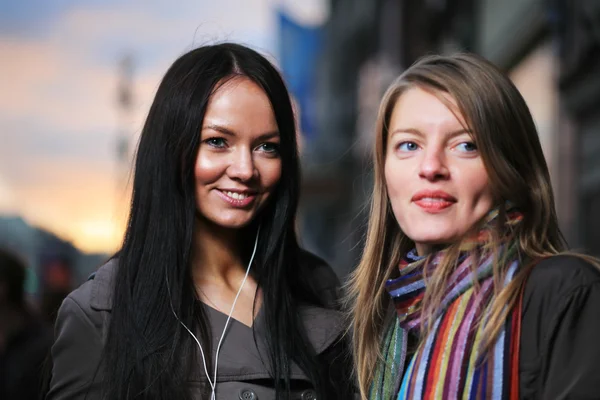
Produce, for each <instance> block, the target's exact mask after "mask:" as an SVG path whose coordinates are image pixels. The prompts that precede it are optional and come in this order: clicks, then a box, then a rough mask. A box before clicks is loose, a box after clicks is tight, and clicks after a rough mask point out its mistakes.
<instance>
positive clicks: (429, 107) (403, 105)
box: [389, 87, 467, 132]
mask: <svg viewBox="0 0 600 400" xmlns="http://www.w3.org/2000/svg"><path fill="white" fill-rule="evenodd" d="M389 124H390V132H391V131H394V130H396V129H404V128H407V129H416V130H424V131H425V132H427V131H428V130H429V129H430V128H438V127H448V128H451V129H455V128H466V127H467V125H466V123H465V118H464V116H463V115H462V113H461V111H460V109H459V107H458V104H457V102H456V100H455V99H454V98H453V97H452V96H451V95H450V94H449V93H445V92H441V91H434V90H425V89H422V88H420V87H411V88H409V89H406V90H405V91H404V92H403V93H401V94H400V95H399V96H398V98H397V100H396V102H395V104H394V105H393V108H392V114H391V116H390V121H389Z"/></svg>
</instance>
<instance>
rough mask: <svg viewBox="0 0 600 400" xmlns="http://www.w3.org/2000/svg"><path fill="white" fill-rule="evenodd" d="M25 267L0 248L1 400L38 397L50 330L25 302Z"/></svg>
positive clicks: (48, 349) (49, 344)
mask: <svg viewBox="0 0 600 400" xmlns="http://www.w3.org/2000/svg"><path fill="white" fill-rule="evenodd" d="M25 277H26V266H25V265H24V263H23V262H22V261H21V260H20V259H19V258H18V257H17V256H16V255H14V254H12V253H10V252H8V251H6V250H3V249H0V399H2V400H37V399H39V398H40V394H41V392H40V390H41V376H42V365H43V362H44V359H45V358H46V356H47V354H48V353H49V351H50V346H51V345H52V330H51V329H50V327H49V326H47V325H46V324H44V323H43V321H42V319H41V317H39V316H38V315H37V314H36V313H35V312H34V311H33V310H32V308H31V307H30V306H29V304H28V302H27V301H26V298H25V294H24V288H25Z"/></svg>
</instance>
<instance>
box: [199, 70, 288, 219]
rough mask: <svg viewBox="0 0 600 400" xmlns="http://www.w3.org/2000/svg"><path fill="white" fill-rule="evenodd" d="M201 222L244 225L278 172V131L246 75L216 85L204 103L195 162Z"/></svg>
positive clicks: (274, 183) (264, 199) (263, 98)
mask: <svg viewBox="0 0 600 400" xmlns="http://www.w3.org/2000/svg"><path fill="white" fill-rule="evenodd" d="M195 177H196V202H197V208H198V212H199V214H200V216H201V218H200V222H201V223H209V224H214V225H217V226H219V227H222V228H233V229H235V228H242V227H244V226H246V225H248V224H249V223H250V222H251V221H252V220H253V219H254V217H255V216H256V215H257V213H258V212H259V211H260V210H261V209H262V208H263V207H264V206H265V204H266V203H267V201H268V199H269V198H270V196H271V195H272V193H273V192H274V190H275V188H276V186H277V183H278V182H279V179H280V177H281V158H280V156H279V132H278V127H277V122H276V120H275V114H274V113H273V109H272V107H271V103H270V101H269V98H268V97H267V95H266V94H265V92H264V91H263V90H262V89H261V88H260V87H259V86H258V85H257V84H255V83H254V82H253V81H251V80H250V79H248V78H245V77H238V78H233V79H231V80H229V81H227V82H225V83H224V84H223V85H222V86H220V87H219V88H218V89H217V90H216V91H215V93H214V94H213V95H212V96H211V99H210V101H209V103H208V106H207V109H206V113H205V116H204V121H203V124H202V132H201V137H200V148H199V150H198V157H197V160H196V166H195Z"/></svg>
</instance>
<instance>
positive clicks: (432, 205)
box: [411, 190, 457, 213]
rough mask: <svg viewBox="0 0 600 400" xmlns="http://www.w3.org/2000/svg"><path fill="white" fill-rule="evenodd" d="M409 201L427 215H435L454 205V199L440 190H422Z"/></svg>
mask: <svg viewBox="0 0 600 400" xmlns="http://www.w3.org/2000/svg"><path fill="white" fill-rule="evenodd" d="M411 201H412V202H413V203H415V204H416V205H418V206H419V207H421V208H422V209H423V210H424V211H426V212H429V213H436V212H440V211H443V210H445V209H446V208H448V207H450V206H452V205H454V204H455V203H456V201H457V200H456V198H455V197H454V196H451V195H450V194H448V193H446V192H444V191H442V190H422V191H420V192H418V193H417V194H415V195H414V196H413V197H412V199H411Z"/></svg>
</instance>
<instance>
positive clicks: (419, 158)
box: [384, 87, 493, 255]
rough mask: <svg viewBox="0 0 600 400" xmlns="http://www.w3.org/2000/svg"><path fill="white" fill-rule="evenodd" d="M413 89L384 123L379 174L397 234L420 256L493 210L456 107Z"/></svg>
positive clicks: (485, 179)
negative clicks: (384, 143)
mask: <svg viewBox="0 0 600 400" xmlns="http://www.w3.org/2000/svg"><path fill="white" fill-rule="evenodd" d="M445 99H446V100H447V102H448V103H449V104H450V106H451V107H452V108H453V110H454V113H453V112H452V111H451V110H450V109H449V108H448V107H447V106H446V104H444V102H442V101H441V100H440V99H439V98H438V97H436V96H435V95H434V94H431V93H429V92H427V91H425V90H422V89H420V88H418V87H414V88H410V89H408V90H406V91H405V92H404V93H403V94H401V95H400V97H399V99H398V100H397V102H396V104H395V106H394V108H393V111H392V114H391V118H390V122H389V130H388V132H389V136H388V138H387V147H386V157H385V166H384V174H385V181H386V187H387V192H388V196H389V198H390V203H391V206H392V209H393V212H394V215H395V217H396V220H397V221H398V224H399V226H400V229H401V230H402V231H403V232H404V234H406V235H407V236H408V237H409V238H410V239H411V240H413V241H414V242H415V244H416V246H417V251H418V253H419V254H420V255H424V254H427V253H429V252H431V249H432V246H434V245H438V244H446V243H451V242H453V241H455V240H458V239H460V238H461V236H462V235H464V234H465V233H466V232H467V231H469V229H471V227H473V226H474V224H476V223H477V222H478V221H479V220H480V219H481V218H482V217H483V216H484V215H485V214H486V213H487V212H488V211H489V210H490V209H491V208H492V205H493V197H492V191H491V188H490V184H489V178H488V175H487V172H486V170H485V166H484V164H483V161H482V159H481V156H480V154H479V152H478V150H477V146H476V144H475V143H474V141H473V137H472V135H471V134H470V132H469V131H468V128H467V129H465V128H466V127H467V125H466V124H465V122H464V120H463V117H462V116H461V114H460V113H459V112H458V107H457V106H456V102H455V101H454V99H452V98H451V97H450V96H445Z"/></svg>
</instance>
